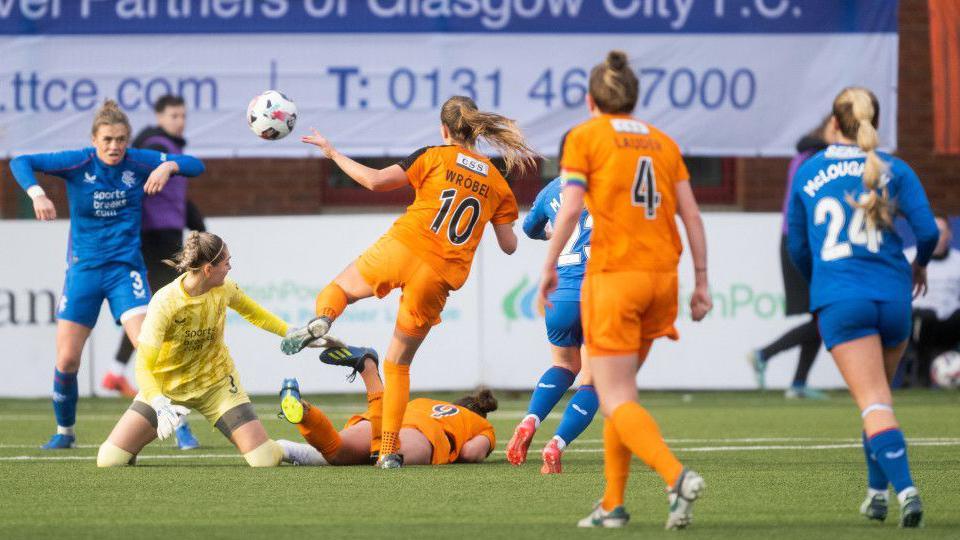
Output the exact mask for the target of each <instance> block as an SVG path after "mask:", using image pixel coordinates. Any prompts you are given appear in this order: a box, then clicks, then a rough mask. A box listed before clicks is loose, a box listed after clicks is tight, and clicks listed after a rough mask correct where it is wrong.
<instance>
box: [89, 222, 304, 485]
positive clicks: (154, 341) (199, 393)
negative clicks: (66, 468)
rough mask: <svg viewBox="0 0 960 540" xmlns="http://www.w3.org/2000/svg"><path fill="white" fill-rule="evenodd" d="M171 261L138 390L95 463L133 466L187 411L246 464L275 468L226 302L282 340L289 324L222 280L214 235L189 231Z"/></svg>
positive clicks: (145, 344) (147, 325) (225, 260)
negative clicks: (227, 331)
mask: <svg viewBox="0 0 960 540" xmlns="http://www.w3.org/2000/svg"><path fill="white" fill-rule="evenodd" d="M168 263H169V264H171V265H173V266H175V267H176V269H177V270H178V271H180V272H181V273H182V274H181V275H180V277H178V278H177V279H175V280H174V281H173V282H172V283H170V284H168V285H166V286H164V287H163V288H161V289H160V290H159V291H157V294H156V295H154V297H153V299H152V300H151V301H150V306H149V308H148V309H147V318H146V320H145V321H144V323H143V332H142V333H141V334H140V346H139V348H138V349H137V368H136V371H137V385H138V386H139V387H140V393H139V394H137V397H136V398H134V400H133V403H132V404H131V405H130V408H129V409H128V410H127V411H126V412H125V413H124V414H123V416H122V417H120V421H119V422H117V425H116V426H115V427H114V428H113V431H112V432H110V436H109V437H108V438H107V440H106V441H105V442H104V443H103V444H102V445H100V452H99V453H98V454H97V466H98V467H113V466H118V465H127V464H133V462H134V461H135V458H136V455H137V454H138V453H139V452H140V450H142V449H143V447H144V446H146V445H147V444H149V443H150V442H151V441H153V440H154V439H156V438H158V437H159V438H160V439H161V440H163V439H166V438H167V437H169V436H170V435H171V434H172V433H173V430H174V428H176V426H177V424H178V423H179V422H180V417H181V416H183V415H186V414H187V413H189V412H190V411H189V410H190V409H194V410H196V411H197V412H199V413H200V414H202V415H203V416H204V417H206V419H207V420H208V421H209V422H210V423H211V424H213V425H214V426H215V427H216V428H217V429H219V430H220V432H221V433H223V435H224V436H225V437H226V438H227V439H229V440H230V442H232V443H233V444H234V446H236V447H237V449H238V450H239V451H240V453H241V454H243V457H244V459H246V460H247V463H249V464H250V466H251V467H274V466H276V465H279V464H280V458H281V457H282V456H283V451H282V450H281V449H280V446H279V445H277V443H276V442H274V441H272V440H271V439H270V438H269V437H268V436H267V432H266V431H264V429H263V424H261V423H260V420H259V419H258V418H257V415H256V413H254V411H253V405H252V404H251V403H250V398H248V397H247V393H246V392H244V390H243V387H242V386H240V375H239V374H238V373H237V370H236V368H235V367H234V365H233V359H232V358H231V357H230V352H229V351H228V350H227V347H226V345H225V344H224V342H223V327H224V324H225V322H226V317H227V307H230V308H232V309H233V310H235V311H236V312H237V313H239V314H240V315H241V316H243V318H244V319H246V320H247V321H249V322H250V323H251V324H253V325H254V326H257V327H259V328H262V329H264V330H266V331H268V332H272V333H274V334H276V335H278V336H281V337H283V336H284V335H285V334H286V333H287V328H288V326H287V323H285V322H284V321H282V320H281V319H280V318H279V317H277V316H276V315H274V314H273V313H270V312H269V311H267V310H266V309H264V308H263V307H261V306H260V305H259V304H257V303H256V302H254V301H253V300H251V299H250V297H248V296H247V295H246V294H244V292H243V291H241V290H240V287H238V286H237V284H236V283H235V282H234V281H233V280H231V279H227V273H228V272H229V271H230V268H231V266H230V250H229V249H227V245H226V244H225V243H224V241H223V240H222V239H221V238H220V237H218V236H217V235H215V234H210V233H206V232H203V233H201V232H197V231H193V232H191V233H190V234H189V236H187V240H186V242H185V243H184V247H183V251H181V252H180V253H179V254H178V255H177V257H176V261H175V262H174V261H168Z"/></svg>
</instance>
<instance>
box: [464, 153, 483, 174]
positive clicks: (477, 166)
mask: <svg viewBox="0 0 960 540" xmlns="http://www.w3.org/2000/svg"><path fill="white" fill-rule="evenodd" d="M457 165H459V166H461V167H463V168H464V169H467V170H468V171H470V172H475V173H477V174H479V175H482V176H487V174H489V172H490V166H489V165H487V164H486V163H484V162H482V161H480V160H479V159H474V158H472V157H470V156H468V155H466V154H459V153H458V154H457Z"/></svg>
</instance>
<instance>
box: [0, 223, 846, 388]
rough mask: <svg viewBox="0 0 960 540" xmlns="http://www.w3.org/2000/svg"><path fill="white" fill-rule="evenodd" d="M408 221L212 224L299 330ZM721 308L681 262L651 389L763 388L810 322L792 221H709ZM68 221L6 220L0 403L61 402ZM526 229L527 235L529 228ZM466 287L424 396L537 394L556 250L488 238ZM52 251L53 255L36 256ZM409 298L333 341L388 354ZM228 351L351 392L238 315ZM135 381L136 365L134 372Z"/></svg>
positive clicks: (94, 356) (96, 351) (358, 309)
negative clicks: (509, 251) (696, 310)
mask: <svg viewBox="0 0 960 540" xmlns="http://www.w3.org/2000/svg"><path fill="white" fill-rule="evenodd" d="M395 217H396V216H393V215H385V214H366V215H350V216H317V217H287V218H216V219H210V220H209V223H208V226H209V227H210V230H211V231H215V232H216V233H218V234H220V235H222V236H223V238H224V239H226V241H227V242H228V244H229V245H230V252H231V254H232V256H233V259H232V266H233V270H232V271H231V277H232V278H233V279H235V280H236V281H237V282H238V283H239V284H240V286H241V287H242V288H243V289H244V290H245V291H246V292H247V293H248V294H249V295H250V296H251V297H253V298H254V299H255V300H257V301H258V302H260V303H261V304H262V305H264V306H265V307H267V308H268V309H270V310H272V311H273V312H274V313H276V314H277V315H279V316H280V317H282V318H284V319H285V320H287V321H289V322H291V323H294V324H297V325H300V324H303V323H305V322H306V321H307V320H309V319H310V318H312V316H313V313H314V300H315V297H316V294H317V292H319V291H320V289H321V288H323V286H324V285H326V284H327V283H328V282H329V281H330V280H331V279H332V278H333V277H335V276H336V275H337V274H338V273H339V272H340V271H341V270H343V268H344V267H346V266H347V265H348V264H349V263H350V262H351V261H352V260H353V259H354V258H355V257H356V256H358V255H359V254H360V253H361V252H362V251H363V250H364V249H366V247H367V246H368V245H370V244H372V243H373V242H374V241H376V239H377V238H378V237H379V236H380V235H381V234H382V233H383V232H384V231H386V230H387V228H388V227H389V226H390V224H391V223H392V221H393V219H395ZM704 221H705V225H706V230H707V235H708V243H709V249H710V276H711V277H710V280H711V286H712V289H713V299H714V305H715V307H714V311H713V313H711V314H710V316H708V318H707V319H706V320H704V321H702V322H699V323H693V322H691V321H690V316H689V309H688V308H687V304H688V301H689V298H688V296H689V294H690V293H691V289H692V282H693V281H692V275H691V268H690V267H691V264H690V262H689V259H688V258H687V255H686V254H685V255H684V258H683V260H682V261H681V264H680V317H679V320H678V322H677V328H678V330H679V332H680V340H679V341H676V342H671V341H669V340H659V341H657V342H656V344H655V345H654V347H653V350H652V352H651V354H650V357H649V359H648V361H647V363H646V365H645V366H644V368H643V370H642V371H641V374H640V377H639V378H638V384H639V385H640V387H641V388H659V389H745V388H752V387H753V385H754V382H753V375H752V371H751V370H750V368H749V366H748V365H747V363H746V362H745V361H744V359H745V355H746V354H747V352H748V351H750V350H751V349H753V348H756V347H760V346H762V345H765V344H766V343H768V342H770V341H772V340H773V339H775V338H776V337H778V336H779V335H780V334H781V333H782V332H784V331H785V330H787V329H789V328H790V327H791V326H793V325H796V324H799V323H800V322H802V321H803V320H804V318H803V317H794V318H786V317H785V316H784V295H783V286H782V282H781V278H780V262H779V257H778V251H777V250H778V245H779V244H778V242H779V234H780V216H779V215H774V214H739V213H708V214H706V215H705V216H704ZM67 228H68V227H67V224H66V222H64V221H58V222H55V223H36V222H19V221H0V235H2V237H3V238H4V239H6V240H5V241H4V242H2V243H0V258H2V260H4V261H7V262H5V264H3V265H0V345H2V346H0V348H2V350H3V351H4V353H3V355H0V370H2V372H3V373H4V377H3V378H0V396H44V395H49V392H50V385H51V374H52V372H53V363H54V359H55V358H56V349H55V337H56V322H55V318H56V313H55V310H56V305H57V300H58V298H59V295H60V291H61V285H62V282H63V272H64V269H65V268H66V263H65V262H64V258H63V254H64V252H65V249H66V236H67ZM518 232H519V231H518ZM486 236H487V237H486V238H485V239H484V241H483V243H482V244H481V246H480V250H479V252H478V253H477V256H476V259H475V261H474V265H473V270H472V272H471V276H470V278H469V279H468V281H467V283H466V285H464V287H463V288H461V289H460V290H458V291H454V292H453V293H451V295H450V299H449V301H448V303H447V306H446V309H445V310H444V312H443V314H442V318H443V322H442V323H441V324H440V325H439V326H437V327H436V328H434V329H433V330H432V331H431V332H430V334H429V336H428V338H427V339H426V341H425V343H424V345H423V347H422V348H421V349H420V351H419V352H418V353H417V357H416V361H415V362H414V364H413V370H412V373H413V375H412V384H413V389H414V390H434V389H467V388H472V387H474V386H476V385H479V384H485V385H488V386H492V387H494V388H514V389H527V388H530V387H532V385H533V384H534V383H535V382H536V380H537V379H538V378H539V376H540V374H541V373H542V372H543V370H544V369H546V367H548V366H549V364H550V347H549V344H548V342H547V339H546V331H545V329H544V324H543V317H542V316H541V315H540V314H539V313H538V311H537V309H536V304H535V295H536V287H537V280H538V279H539V268H540V267H541V265H542V264H543V256H544V253H545V250H546V243H545V242H538V241H533V240H529V239H526V238H522V239H521V241H520V248H519V249H518V250H517V252H516V253H515V254H513V255H511V256H507V255H505V254H503V253H502V252H500V250H499V248H498V247H497V245H496V241H495V239H494V238H493V235H492V234H488V235H486ZM38 246H42V248H40V247H38ZM398 299H399V291H395V292H393V293H391V294H390V295H389V296H387V297H386V298H384V299H382V300H376V299H368V300H363V301H360V302H358V303H356V304H354V305H351V306H350V307H349V308H348V309H347V311H346V312H345V313H344V315H343V316H342V317H341V318H340V319H338V320H337V322H336V324H335V326H334V329H333V331H332V333H333V334H334V335H336V336H338V337H340V338H342V339H344V340H346V341H347V342H348V343H351V344H356V345H369V346H372V347H375V348H376V349H377V350H378V351H379V352H380V353H381V355H382V354H383V353H384V352H385V351H386V346H387V344H388V343H389V340H390V337H391V336H392V334H393V329H394V321H395V318H396V312H397V306H398ZM227 321H228V323H227V328H226V332H225V333H226V340H227V344H228V346H229V347H230V350H231V353H232V356H233V358H234V361H235V362H236V364H237V367H238V369H239V372H240V375H241V378H242V381H243V384H244V386H245V387H246V388H247V390H248V391H250V392H252V393H264V394H269V393H273V392H275V391H277V388H278V385H279V384H280V382H281V381H282V379H283V378H284V377H298V378H299V379H300V381H301V384H302V386H303V388H304V390H305V391H306V392H351V391H359V388H360V387H359V386H357V384H359V383H356V384H354V385H350V384H348V383H347V382H346V381H345V380H344V377H345V375H346V370H344V369H341V368H333V367H330V366H325V365H322V364H320V362H319V361H318V360H317V358H316V356H317V355H316V352H313V351H307V352H302V353H300V354H298V355H296V356H292V357H288V356H285V355H283V354H282V353H281V352H280V348H279V347H280V340H279V338H278V337H277V336H275V335H273V334H269V333H266V332H264V331H262V330H260V329H257V328H254V327H253V326H251V325H250V324H248V323H247V322H246V321H244V320H243V319H242V318H240V317H239V316H238V315H237V314H236V313H233V312H229V314H228V319H227ZM119 340H120V329H119V327H117V326H115V325H114V324H113V321H112V318H111V316H110V314H109V310H108V309H106V307H104V309H102V310H101V313H100V320H99V321H98V323H97V326H96V329H95V330H94V332H93V335H92V336H91V341H90V346H88V348H87V350H86V351H85V354H84V358H83V362H82V365H83V369H82V370H81V377H80V380H81V389H82V391H83V392H84V393H85V394H86V395H89V393H90V392H91V391H96V389H97V388H98V387H97V384H98V383H99V381H100V379H101V378H102V377H103V375H104V374H105V373H106V370H107V369H108V368H109V366H110V363H112V362H113V358H114V354H115V352H116V350H117V346H118V344H119ZM795 357H796V352H795V351H791V352H787V353H784V354H783V355H782V357H778V358H777V359H775V360H774V361H773V362H771V364H770V368H769V372H768V377H767V379H768V381H769V383H770V385H771V386H774V387H782V386H785V385H787V384H788V383H789V381H790V377H791V375H792V373H793V368H794V366H795V365H796V364H795V360H794V358H795ZM129 373H130V375H131V377H132V364H131V369H130V372H129ZM810 382H811V384H812V385H814V386H820V387H837V386H841V385H842V381H841V379H840V376H839V374H838V373H837V371H836V368H835V367H834V366H833V363H832V362H831V361H830V359H829V356H827V355H826V353H823V352H821V358H820V360H819V361H818V362H817V363H816V364H815V365H814V368H813V372H812V375H811V378H810Z"/></svg>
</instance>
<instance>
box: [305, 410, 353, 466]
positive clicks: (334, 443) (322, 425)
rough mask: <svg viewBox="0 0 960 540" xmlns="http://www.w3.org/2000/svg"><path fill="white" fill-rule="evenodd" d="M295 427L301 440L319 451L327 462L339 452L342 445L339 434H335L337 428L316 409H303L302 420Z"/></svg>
mask: <svg viewBox="0 0 960 540" xmlns="http://www.w3.org/2000/svg"><path fill="white" fill-rule="evenodd" d="M296 426H297V429H299V430H300V434H301V435H303V438H304V439H306V441H307V442H308V443H310V446H312V447H314V448H316V449H317V450H319V451H320V453H321V454H323V457H324V458H326V459H327V461H330V460H331V458H332V457H333V456H334V455H336V453H337V451H338V450H340V445H341V443H342V441H341V440H340V433H339V432H337V428H335V427H333V422H331V421H330V419H329V418H327V415H325V414H323V411H321V410H320V409H319V408H318V407H314V406H307V407H304V410H303V420H302V421H301V422H300V423H299V424H296Z"/></svg>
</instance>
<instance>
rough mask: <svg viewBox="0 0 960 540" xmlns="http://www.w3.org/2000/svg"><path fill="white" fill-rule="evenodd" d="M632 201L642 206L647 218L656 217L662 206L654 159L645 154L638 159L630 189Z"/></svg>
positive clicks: (635, 204)
mask: <svg viewBox="0 0 960 540" xmlns="http://www.w3.org/2000/svg"><path fill="white" fill-rule="evenodd" d="M630 197H631V203H632V204H633V205H634V206H642V207H643V208H644V210H645V214H646V216H647V219H656V217H657V208H658V207H659V206H660V192H659V191H657V178H656V177H655V176H654V174H653V159H651V158H650V157H649V156H643V157H641V158H640V159H639V160H638V161H637V173H636V176H635V177H634V179H633V189H631V190H630Z"/></svg>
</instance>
